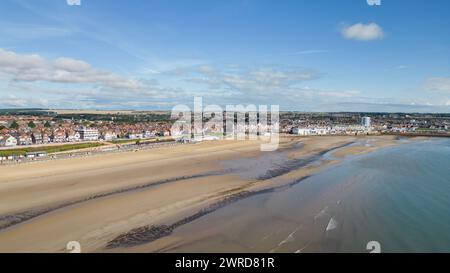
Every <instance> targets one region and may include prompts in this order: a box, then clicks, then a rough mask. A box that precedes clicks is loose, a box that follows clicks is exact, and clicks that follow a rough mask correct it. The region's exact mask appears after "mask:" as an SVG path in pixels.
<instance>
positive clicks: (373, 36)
mask: <svg viewBox="0 0 450 273" xmlns="http://www.w3.org/2000/svg"><path fill="white" fill-rule="evenodd" d="M342 35H343V36H344V37H345V38H347V39H352V40H359V41H371V40H379V39H382V38H383V37H384V32H383V29H381V27H380V26H378V25H377V24H376V23H369V24H363V23H357V24H354V25H352V26H348V27H344V28H342Z"/></svg>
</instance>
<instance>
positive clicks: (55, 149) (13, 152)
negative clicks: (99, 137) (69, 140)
mask: <svg viewBox="0 0 450 273" xmlns="http://www.w3.org/2000/svg"><path fill="white" fill-rule="evenodd" d="M103 145H104V144H103V143H99V142H93V143H78V144H66V145H58V146H43V147H32V148H16V149H10V150H0V156H2V157H3V156H19V155H25V154H26V153H33V152H46V153H48V154H53V153H60V152H67V151H72V150H79V149H86V148H95V147H100V146H103Z"/></svg>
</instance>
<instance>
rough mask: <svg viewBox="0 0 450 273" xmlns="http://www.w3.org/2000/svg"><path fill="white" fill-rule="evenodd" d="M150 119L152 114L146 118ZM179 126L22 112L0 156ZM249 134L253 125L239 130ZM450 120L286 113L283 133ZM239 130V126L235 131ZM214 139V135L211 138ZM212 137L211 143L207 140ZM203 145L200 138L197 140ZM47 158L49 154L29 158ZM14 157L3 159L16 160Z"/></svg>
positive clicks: (412, 129) (443, 131)
mask: <svg viewBox="0 0 450 273" xmlns="http://www.w3.org/2000/svg"><path fill="white" fill-rule="evenodd" d="M147 114H148V113H147ZM175 121H176V120H174V119H171V118H170V114H169V113H168V112H167V113H163V114H159V115H156V116H155V115H152V118H148V116H146V115H145V113H137V114H134V115H133V114H116V115H111V114H108V115H105V114H98V115H86V114H78V113H77V114H73V115H58V114H57V113H50V112H39V113H38V114H36V113H35V112H30V113H27V112H19V113H4V114H3V115H0V151H2V150H3V151H4V150H8V149H13V148H18V147H27V146H28V147H37V148H39V147H45V146H48V145H56V144H61V145H62V144H70V143H90V142H109V143H126V142H132V141H135V142H136V141H137V142H139V141H140V140H146V139H158V138H171V137H173V136H175V135H177V134H179V133H180V132H174V131H172V125H173V123H174V122H175ZM240 126H241V127H243V130H244V131H246V132H248V131H249V130H250V129H251V128H249V125H246V124H244V125H240ZM449 126H450V115H446V114H384V113H380V114H374V113H371V114H367V113H300V112H282V113H281V114H280V120H279V127H280V128H279V131H280V132H281V133H284V134H293V135H300V136H312V135H368V134H370V135H374V134H375V135H376V134H405V135H438V136H449V135H450V130H449ZM236 128H239V125H238V126H237V127H236ZM192 129H193V130H192V132H196V134H197V135H198V134H200V135H202V136H203V138H202V139H203V140H208V139H210V140H211V139H216V138H214V137H211V136H210V135H214V134H215V135H216V136H217V135H218V134H219V135H220V134H223V132H224V130H223V128H219V127H218V128H216V129H214V128H213V129H211V128H208V132H206V131H205V130H203V131H202V128H192ZM272 129H273V128H272V127H271V126H270V125H266V126H263V125H262V124H258V130H259V131H258V132H262V131H264V132H271V130H272ZM208 134H210V135H208ZM208 137H209V138H208ZM197 139H198V138H197ZM28 155H29V156H30V157H39V156H46V153H45V152H41V153H36V152H34V153H29V154H28ZM14 156H15V155H14V154H9V156H2V157H0V159H1V160H8V159H14V158H15V157H14Z"/></svg>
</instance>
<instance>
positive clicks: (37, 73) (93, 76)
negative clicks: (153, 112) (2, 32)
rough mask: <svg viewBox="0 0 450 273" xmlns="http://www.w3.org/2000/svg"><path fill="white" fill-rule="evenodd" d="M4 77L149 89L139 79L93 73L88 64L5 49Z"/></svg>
mask: <svg viewBox="0 0 450 273" xmlns="http://www.w3.org/2000/svg"><path fill="white" fill-rule="evenodd" d="M0 74H4V75H7V76H9V77H11V79H12V80H14V81H26V82H41V81H42V82H51V83H74V84H75V83H78V84H92V85H95V86H98V87H102V88H112V89H126V90H127V91H137V90H139V89H143V88H144V87H145V86H144V85H143V84H142V83H141V82H139V81H137V80H135V79H130V78H125V77H122V76H120V75H117V74H115V73H112V72H109V71H104V70H98V69H93V68H91V65H90V64H88V63H86V62H84V61H80V60H75V59H71V58H65V57H63V58H58V59H56V60H54V61H48V60H46V59H44V58H43V57H41V56H39V55H36V54H31V55H23V54H17V53H15V52H12V51H6V50H4V49H0Z"/></svg>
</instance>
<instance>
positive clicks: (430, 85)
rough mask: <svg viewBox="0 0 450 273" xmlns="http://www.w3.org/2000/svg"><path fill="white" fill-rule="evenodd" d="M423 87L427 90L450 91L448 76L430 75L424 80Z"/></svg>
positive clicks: (449, 78)
mask: <svg viewBox="0 0 450 273" xmlns="http://www.w3.org/2000/svg"><path fill="white" fill-rule="evenodd" d="M424 88H425V90H427V91H435V92H442V93H450V77H430V78H428V79H426V80H425V83H424Z"/></svg>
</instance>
